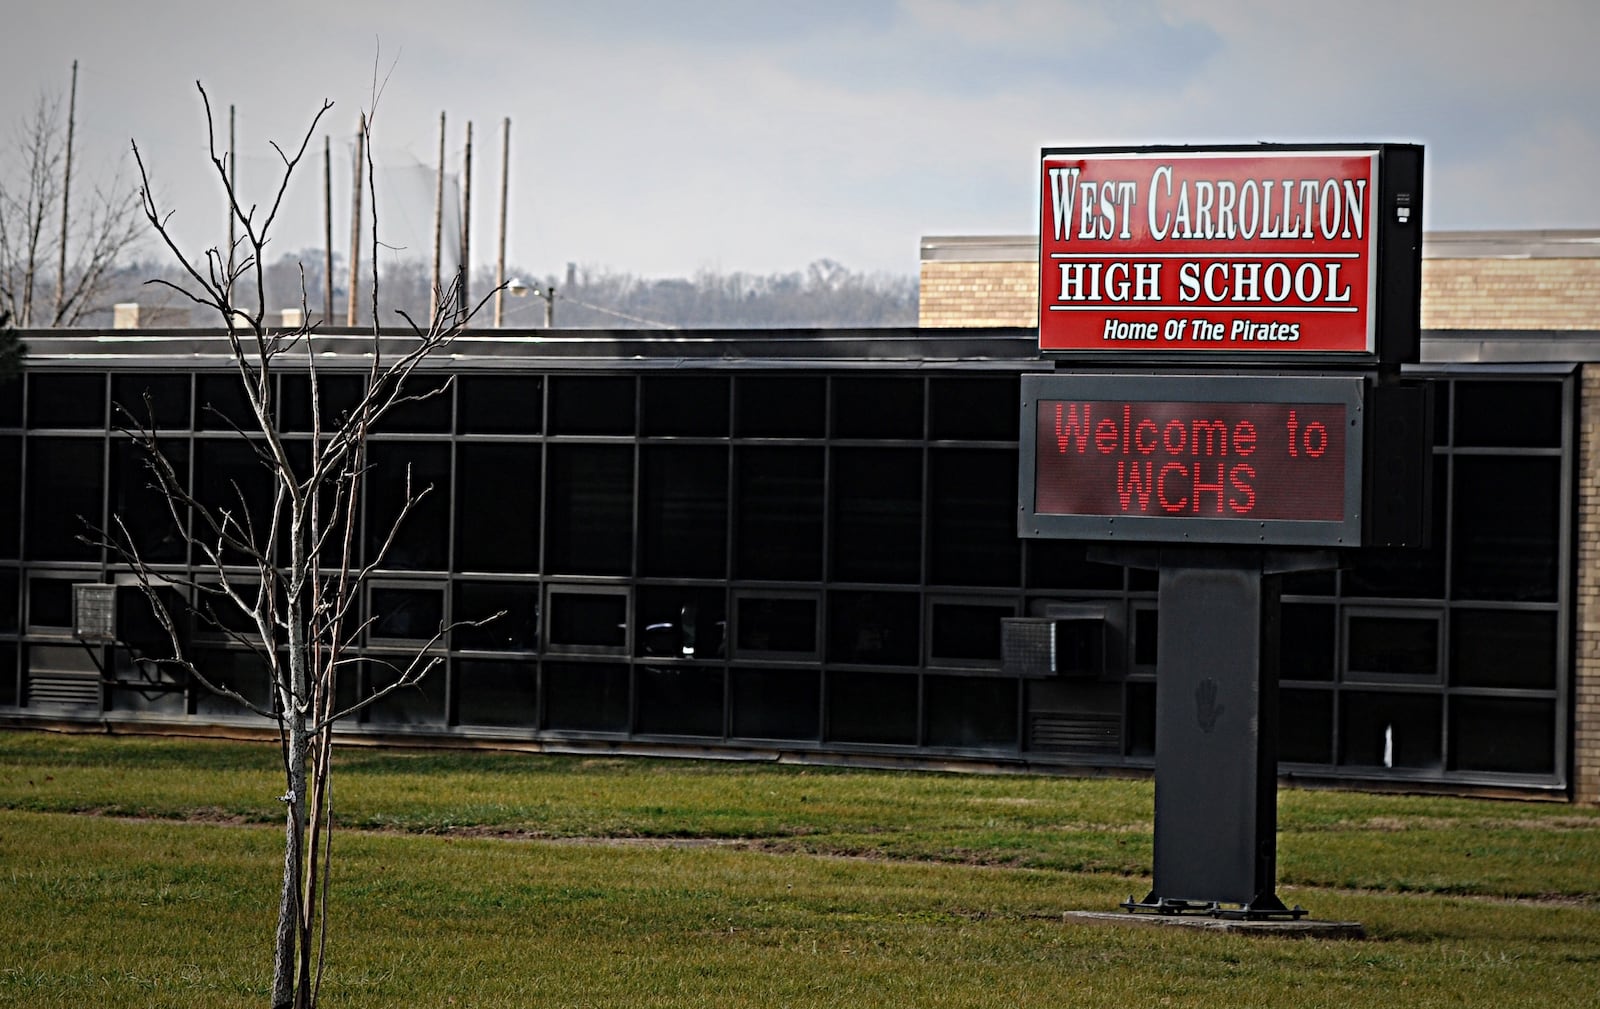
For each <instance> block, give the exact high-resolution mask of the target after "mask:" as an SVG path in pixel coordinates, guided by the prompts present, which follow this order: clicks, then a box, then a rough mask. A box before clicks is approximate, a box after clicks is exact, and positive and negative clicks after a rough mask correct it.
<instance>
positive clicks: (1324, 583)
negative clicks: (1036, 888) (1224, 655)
mask: <svg viewBox="0 0 1600 1009" xmlns="http://www.w3.org/2000/svg"><path fill="white" fill-rule="evenodd" d="M1440 493H1443V491H1442V490H1441V491H1440ZM1338 580H1339V573H1338V572H1337V571H1294V572H1290V573H1289V574H1286V575H1284V576H1283V582H1282V584H1283V594H1284V595H1286V596H1331V595H1335V594H1336V593H1337V592H1338V591H1339V589H1338Z"/></svg>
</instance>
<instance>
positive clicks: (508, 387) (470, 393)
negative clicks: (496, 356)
mask: <svg viewBox="0 0 1600 1009" xmlns="http://www.w3.org/2000/svg"><path fill="white" fill-rule="evenodd" d="M456 388H457V394H456V430H457V431H459V432H461V433H462V434H538V433H539V432H540V431H541V430H542V429H543V427H544V380H543V379H542V378H540V377H539V376H538V375H465V376H462V377H460V378H457V379H456Z"/></svg>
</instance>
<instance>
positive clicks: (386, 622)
mask: <svg viewBox="0 0 1600 1009" xmlns="http://www.w3.org/2000/svg"><path fill="white" fill-rule="evenodd" d="M367 613H368V614H369V615H370V617H371V620H372V623H371V626H370V627H369V629H368V631H367V635H368V637H369V638H371V639H372V640H373V641H379V640H386V639H389V640H399V641H428V640H430V639H431V638H433V636H434V635H436V634H438V633H439V627H440V625H441V623H442V622H443V621H444V590H443V589H441V588H436V587H434V586H418V587H412V586H400V585H374V586H372V588H371V589H370V590H369V592H368V603H367Z"/></svg>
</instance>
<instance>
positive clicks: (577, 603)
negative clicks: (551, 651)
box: [549, 589, 628, 648]
mask: <svg viewBox="0 0 1600 1009" xmlns="http://www.w3.org/2000/svg"><path fill="white" fill-rule="evenodd" d="M549 613H550V634H549V643H550V646H551V647H552V648H555V647H561V646H571V647H579V648H624V647H626V646H627V644H628V597H627V594H626V592H625V591H617V592H577V591H572V590H557V589H551V591H550V605H549Z"/></svg>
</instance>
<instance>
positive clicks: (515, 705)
mask: <svg viewBox="0 0 1600 1009" xmlns="http://www.w3.org/2000/svg"><path fill="white" fill-rule="evenodd" d="M455 672H456V682H455V686H456V697H457V700H456V720H457V721H458V722H460V723H461V724H462V725H508V726H523V727H525V728H529V729H535V728H538V726H539V676H538V668H537V667H536V666H535V665H534V664H533V663H532V662H495V661H490V660H486V659H457V660H456V661H455Z"/></svg>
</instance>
